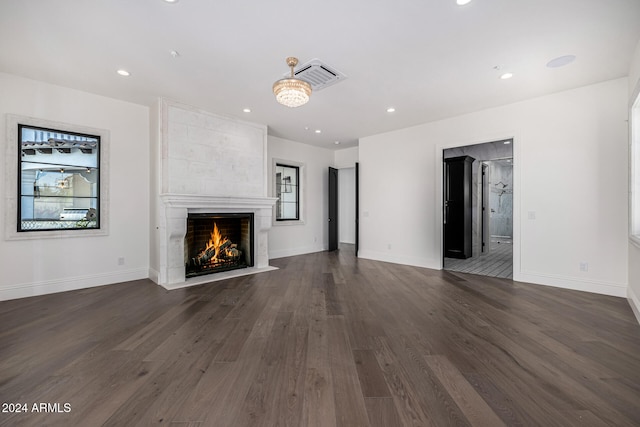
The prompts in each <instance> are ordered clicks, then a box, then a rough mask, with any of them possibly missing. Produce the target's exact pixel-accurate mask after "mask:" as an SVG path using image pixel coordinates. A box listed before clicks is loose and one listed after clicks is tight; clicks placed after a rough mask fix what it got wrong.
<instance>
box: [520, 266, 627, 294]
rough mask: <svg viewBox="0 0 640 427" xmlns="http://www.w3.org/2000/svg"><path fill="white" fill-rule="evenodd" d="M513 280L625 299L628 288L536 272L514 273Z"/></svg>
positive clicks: (620, 285) (622, 285)
mask: <svg viewBox="0 0 640 427" xmlns="http://www.w3.org/2000/svg"><path fill="white" fill-rule="evenodd" d="M513 280H515V281H517V282H526V283H533V284H535V285H543V286H554V287H556V288H563V289H573V290H576V291H583V292H591V293H594V294H601V295H609V296H613V297H621V298H625V297H626V294H627V288H628V287H627V286H626V285H624V284H619V283H607V282H599V281H595V280H586V279H579V278H575V277H566V276H560V275H552V274H543V273H536V272H522V271H521V272H520V273H517V272H515V271H514V272H513Z"/></svg>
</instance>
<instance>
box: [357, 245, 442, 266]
mask: <svg viewBox="0 0 640 427" xmlns="http://www.w3.org/2000/svg"><path fill="white" fill-rule="evenodd" d="M358 258H365V259H370V260H373V261H383V262H390V263H393V264H404V265H412V266H414V267H423V268H431V269H433V270H438V269H440V267H439V266H438V263H437V261H434V260H425V259H424V258H418V257H411V256H406V255H392V254H389V253H386V252H377V251H367V250H362V249H360V250H358Z"/></svg>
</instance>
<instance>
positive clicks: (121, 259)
mask: <svg viewBox="0 0 640 427" xmlns="http://www.w3.org/2000/svg"><path fill="white" fill-rule="evenodd" d="M118 265H124V257H123V256H121V257H118Z"/></svg>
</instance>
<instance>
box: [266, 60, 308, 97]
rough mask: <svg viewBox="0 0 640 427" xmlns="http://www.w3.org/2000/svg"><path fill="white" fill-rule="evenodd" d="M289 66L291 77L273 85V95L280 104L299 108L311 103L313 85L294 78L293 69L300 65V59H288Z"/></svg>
mask: <svg viewBox="0 0 640 427" xmlns="http://www.w3.org/2000/svg"><path fill="white" fill-rule="evenodd" d="M287 65H288V66H289V67H291V77H290V78H286V79H280V80H278V81H277V82H275V83H274V84H273V94H274V95H275V96H276V100H277V101H278V102H279V103H280V104H282V105H286V106H287V107H291V108H294V107H299V106H301V105H304V104H306V103H307V102H308V101H309V97H310V96H311V85H310V84H309V83H307V82H305V81H304V80H300V79H296V78H295V77H294V76H293V67H295V66H296V65H298V58H294V57H289V58H287Z"/></svg>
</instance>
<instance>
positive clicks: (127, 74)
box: [116, 69, 131, 77]
mask: <svg viewBox="0 0 640 427" xmlns="http://www.w3.org/2000/svg"><path fill="white" fill-rule="evenodd" d="M116 72H117V73H118V74H120V75H121V76H124V77H129V76H130V75H131V73H129V72H128V71H127V70H122V69H120V70H118V71H116Z"/></svg>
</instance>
